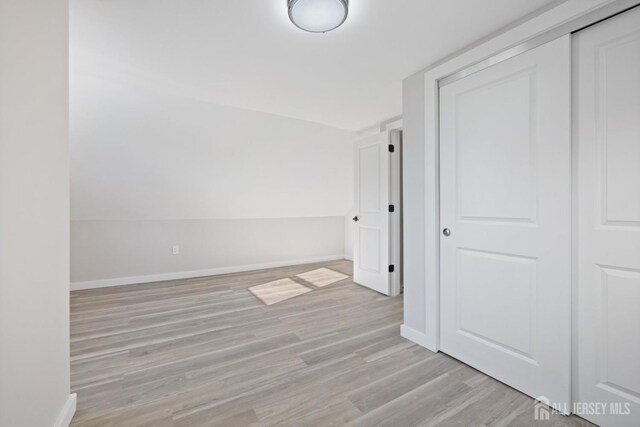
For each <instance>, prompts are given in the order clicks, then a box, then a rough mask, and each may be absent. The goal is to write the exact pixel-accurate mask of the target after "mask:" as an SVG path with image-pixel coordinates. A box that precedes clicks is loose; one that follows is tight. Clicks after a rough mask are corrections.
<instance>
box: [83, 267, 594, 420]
mask: <svg viewBox="0 0 640 427" xmlns="http://www.w3.org/2000/svg"><path fill="white" fill-rule="evenodd" d="M323 268H326V269H329V270H332V271H336V272H339V273H342V274H345V275H348V276H349V278H347V279H345V280H341V281H337V282H335V283H332V284H328V285H326V286H320V287H319V286H313V288H312V290H311V291H309V292H307V293H305V294H303V295H299V296H296V297H295V298H291V299H289V300H286V301H282V302H278V303H275V304H273V305H271V306H265V305H264V304H263V303H262V302H260V301H259V300H258V299H257V298H256V297H255V296H253V295H252V294H251V293H250V292H249V288H250V287H253V286H259V285H261V284H264V283H268V282H273V281H277V280H282V279H290V280H293V281H294V282H295V281H298V283H299V281H300V280H302V279H300V278H299V277H297V276H298V275H302V277H307V278H311V277H309V276H305V275H304V273H305V272H310V271H315V270H318V269H323ZM320 271H326V270H320ZM351 274H352V264H351V263H350V262H348V261H332V262H327V263H315V264H310V265H301V266H300V265H299V266H290V267H283V268H276V269H269V270H260V271H253V272H246V273H237V274H227V275H222V276H214V277H205V278H194V279H186V280H173V281H168V282H158V283H147V284H141V285H130V286H121V287H114V288H103V289H94V290H85V291H76V292H72V294H71V354H72V362H71V385H72V391H73V392H76V393H78V410H77V412H76V415H75V417H74V419H73V422H72V425H74V426H100V427H103V426H127V427H129V426H160V427H163V426H189V427H191V426H224V427H235V426H260V427H263V426H276V425H277V426H305V427H306V426H321V425H332V426H340V425H347V424H351V425H357V426H373V425H390V426H391V425H393V426H394V427H398V426H402V427H404V426H411V425H447V426H449V425H452V426H456V425H460V426H465V427H468V426H475V425H487V426H489V425H490V426H506V425H532V424H533V400H532V399H531V398H529V397H527V396H525V395H523V394H521V393H519V392H517V391H516V390H513V389H511V388H509V387H507V386H505V385H504V384H501V383H499V382H498V381H496V380H494V379H492V378H489V377H487V376H486V375H484V374H482V373H481V372H478V371H476V370H474V369H472V368H470V367H468V366H466V365H464V364H463V363H461V362H459V361H457V360H455V359H452V358H450V357H449V356H446V355H444V354H434V353H432V352H430V351H428V350H426V349H424V348H422V347H419V346H417V345H415V344H413V343H411V342H409V341H407V340H405V339H404V338H402V337H400V334H399V327H400V324H401V323H402V318H403V313H402V310H403V308H402V298H401V297H396V298H388V297H385V296H382V295H380V294H378V293H376V292H373V291H371V290H369V289H366V288H363V287H361V286H358V285H356V284H354V283H353V281H352V280H351V278H350V276H351ZM304 283H306V282H304ZM322 284H324V283H322ZM536 425H538V424H536ZM539 425H555V426H563V425H566V426H588V425H589V424H588V423H587V422H586V421H584V420H581V419H579V418H576V417H558V416H556V417H553V418H552V420H551V421H550V423H549V424H544V423H541V424H539Z"/></svg>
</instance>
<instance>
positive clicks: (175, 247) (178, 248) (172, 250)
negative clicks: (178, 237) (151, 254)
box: [171, 245, 180, 255]
mask: <svg viewBox="0 0 640 427" xmlns="http://www.w3.org/2000/svg"><path fill="white" fill-rule="evenodd" d="M171 253H172V254H174V255H178V254H179V253H180V246H178V245H175V246H174V247H173V248H172V249H171Z"/></svg>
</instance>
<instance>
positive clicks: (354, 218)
mask: <svg viewBox="0 0 640 427" xmlns="http://www.w3.org/2000/svg"><path fill="white" fill-rule="evenodd" d="M351 219H352V220H354V221H355V222H358V221H360V218H358V217H357V216H354V217H353V218H351Z"/></svg>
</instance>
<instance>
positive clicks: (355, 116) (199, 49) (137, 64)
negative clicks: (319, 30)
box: [70, 0, 559, 130]
mask: <svg viewBox="0 0 640 427" xmlns="http://www.w3.org/2000/svg"><path fill="white" fill-rule="evenodd" d="M557 3H559V2H558V0H554V1H550V0H485V1H479V0H351V12H350V16H349V19H348V21H347V22H346V23H345V25H343V26H342V27H340V28H339V29H337V30H335V31H333V32H330V33H327V34H310V33H305V32H303V31H301V30H299V29H297V28H295V27H294V26H293V25H292V24H291V23H290V22H289V21H288V17H287V8H286V0H72V1H71V34H70V39H71V60H72V62H71V66H72V68H71V70H72V79H73V73H76V72H83V73H87V72H91V73H101V74H102V77H104V78H110V76H109V75H108V73H109V72H113V74H114V76H113V78H116V77H115V75H116V74H118V76H119V77H117V78H128V79H134V80H135V79H137V80H139V81H140V83H144V84H146V85H149V84H153V85H154V86H156V87H157V88H159V89H161V90H167V91H170V92H172V93H174V94H179V95H181V96H186V97H190V98H195V99H200V100H204V101H207V102H212V103H216V104H222V105H230V106H234V107H240V108H246V109H250V110H257V111H264V112H268V113H273V114H278V115H283V116H288V117H293V118H298V119H303V120H309V121H313V122H317V123H322V124H325V125H330V126H334V127H339V128H343V129H349V130H361V129H363V128H366V127H369V126H371V125H373V124H375V123H379V122H381V121H384V120H387V119H389V118H391V117H394V116H396V115H399V114H400V113H401V109H402V108H401V103H402V91H401V82H402V79H403V78H404V77H406V76H408V75H410V74H412V73H414V72H416V71H418V70H420V69H421V68H424V67H426V66H428V65H429V64H431V63H433V62H435V61H436V60H438V59H440V58H442V57H445V56H447V55H449V54H451V53H453V52H455V51H456V50H458V49H461V48H464V47H465V46H467V45H469V44H471V43H473V42H474V41H476V40H478V39H480V38H482V37H485V36H487V35H489V34H491V33H493V32H496V31H498V30H500V29H501V28H502V27H504V26H506V25H508V24H510V23H512V22H513V21H516V20H518V19H521V18H523V17H524V16H526V15H528V14H530V13H532V12H534V11H536V10H538V9H540V8H543V7H548V6H549V5H550V4H557ZM116 69H117V70H118V72H116V71H114V70H116ZM123 70H125V71H123ZM123 75H126V76H127V77H122V76H123Z"/></svg>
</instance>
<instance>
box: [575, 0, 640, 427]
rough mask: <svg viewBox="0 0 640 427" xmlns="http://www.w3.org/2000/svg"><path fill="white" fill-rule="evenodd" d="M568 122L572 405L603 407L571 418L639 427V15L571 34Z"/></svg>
mask: <svg viewBox="0 0 640 427" xmlns="http://www.w3.org/2000/svg"><path fill="white" fill-rule="evenodd" d="M574 120H575V124H574V129H575V146H576V148H577V192H578V197H577V201H578V204H577V218H578V229H577V238H578V240H577V245H576V247H577V253H576V259H577V281H576V288H575V289H576V296H577V326H578V327H577V328H576V333H577V365H578V369H577V373H578V376H577V378H576V387H575V389H576V400H577V401H578V402H601V403H604V404H606V405H607V407H605V408H604V411H603V412H604V413H603V414H593V413H589V412H585V413H582V414H580V415H581V416H582V417H585V418H587V419H589V420H591V421H593V422H595V423H597V424H600V425H602V426H631V425H634V426H638V425H640V9H638V8H637V9H635V10H632V11H629V12H626V13H624V14H622V15H619V16H617V17H614V18H611V19H609V20H607V21H604V22H601V23H599V24H597V25H595V26H593V27H590V28H587V29H586V30H583V31H581V32H579V33H577V34H576V35H575V38H574ZM627 410H630V411H631V413H630V414H628V415H625V413H626V411H627ZM616 411H618V412H621V414H618V415H616V414H612V413H611V412H616Z"/></svg>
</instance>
